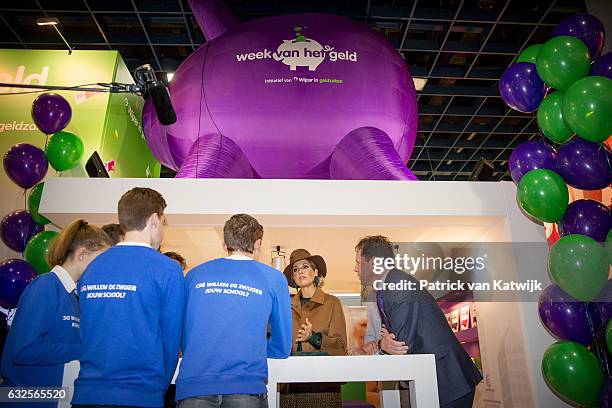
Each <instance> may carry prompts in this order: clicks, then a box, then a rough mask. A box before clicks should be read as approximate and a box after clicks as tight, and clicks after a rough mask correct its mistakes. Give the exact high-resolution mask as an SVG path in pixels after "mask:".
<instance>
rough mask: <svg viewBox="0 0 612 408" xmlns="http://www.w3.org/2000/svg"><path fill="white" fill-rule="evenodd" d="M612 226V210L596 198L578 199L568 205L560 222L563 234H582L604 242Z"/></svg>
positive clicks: (560, 229) (560, 231) (560, 230)
mask: <svg viewBox="0 0 612 408" xmlns="http://www.w3.org/2000/svg"><path fill="white" fill-rule="evenodd" d="M610 228H612V212H610V209H609V208H608V207H606V206H605V205H603V204H602V203H600V202H599V201H595V200H576V201H574V202H573V203H571V204H570V205H568V206H567V210H566V211H565V215H564V216H563V219H562V220H561V222H560V223H559V233H560V234H561V236H565V235H569V234H582V235H586V236H588V237H591V238H593V239H594V240H595V241H599V242H604V241H605V240H606V236H607V235H608V231H610Z"/></svg>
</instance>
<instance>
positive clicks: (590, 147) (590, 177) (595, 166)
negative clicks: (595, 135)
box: [557, 137, 612, 190]
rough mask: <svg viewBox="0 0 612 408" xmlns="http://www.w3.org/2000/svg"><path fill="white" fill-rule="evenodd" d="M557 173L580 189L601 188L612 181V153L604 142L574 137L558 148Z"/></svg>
mask: <svg viewBox="0 0 612 408" xmlns="http://www.w3.org/2000/svg"><path fill="white" fill-rule="evenodd" d="M557 173H559V175H560V176H561V177H563V180H565V182H566V183H567V184H569V185H570V186H572V187H575V188H578V189H580V190H600V189H602V188H606V187H608V186H609V185H610V183H612V153H611V152H610V148H609V147H608V146H606V145H605V144H602V143H593V142H589V141H588V140H584V139H582V138H581V137H574V138H573V139H572V140H570V141H569V142H567V143H565V144H563V145H561V146H560V147H559V148H558V149H557Z"/></svg>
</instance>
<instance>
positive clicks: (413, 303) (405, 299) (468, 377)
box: [355, 235, 482, 408]
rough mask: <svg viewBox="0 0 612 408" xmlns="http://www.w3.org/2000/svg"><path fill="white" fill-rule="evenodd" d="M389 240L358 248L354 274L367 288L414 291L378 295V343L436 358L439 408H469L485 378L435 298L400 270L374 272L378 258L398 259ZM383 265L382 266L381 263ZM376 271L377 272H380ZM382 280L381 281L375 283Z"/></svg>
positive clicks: (370, 240) (369, 240)
mask: <svg viewBox="0 0 612 408" xmlns="http://www.w3.org/2000/svg"><path fill="white" fill-rule="evenodd" d="M394 257H395V253H394V250H393V245H392V244H391V242H390V241H389V239H388V238H387V237H383V236H380V235H378V236H371V237H365V238H363V239H361V240H360V241H359V243H358V244H357V246H356V247H355V271H356V272H357V273H358V274H359V276H360V279H361V282H362V284H363V285H366V284H374V287H375V288H377V289H379V288H381V287H382V285H381V284H382V283H383V282H384V283H385V284H390V283H391V284H398V283H402V284H405V286H408V285H410V283H409V282H413V283H412V285H413V288H414V289H402V290H391V289H390V288H387V289H386V290H377V293H376V300H374V299H372V301H376V302H377V305H378V310H379V313H380V315H381V320H382V322H383V323H382V324H383V329H382V331H381V340H380V341H379V348H380V352H381V353H383V354H407V353H410V354H434V355H435V357H436V374H437V377H438V395H439V399H440V407H441V408H468V407H469V408H471V407H472V403H473V401H474V391H475V388H476V385H477V384H478V383H479V382H480V381H481V380H482V375H481V374H480V371H478V368H476V366H475V365H474V363H473V362H472V360H471V359H470V356H469V355H468V354H467V353H466V352H465V350H464V349H463V347H462V346H461V344H460V343H459V341H458V340H457V338H456V337H455V335H454V334H453V332H452V330H451V328H450V327H449V325H448V322H447V320H446V318H445V317H444V313H442V310H441V309H440V307H439V306H438V303H437V302H436V300H435V299H434V298H433V296H432V295H431V294H430V293H429V292H428V291H426V290H420V289H419V281H418V280H417V279H415V278H414V277H413V276H411V275H409V274H407V273H405V272H402V271H401V270H399V269H391V270H388V271H387V270H384V271H383V272H381V273H375V272H380V269H382V268H374V262H375V261H374V260H375V258H394ZM378 266H380V264H378ZM377 269H378V270H377ZM376 281H378V282H376Z"/></svg>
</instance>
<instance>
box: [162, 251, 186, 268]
mask: <svg viewBox="0 0 612 408" xmlns="http://www.w3.org/2000/svg"><path fill="white" fill-rule="evenodd" d="M163 254H164V255H166V256H167V257H168V258H170V259H174V260H175V261H176V262H178V264H179V265H180V266H181V269H182V270H183V272H185V271H186V270H187V260H186V259H185V258H184V257H183V255H181V254H179V253H178V252H174V251H167V252H164V253H163Z"/></svg>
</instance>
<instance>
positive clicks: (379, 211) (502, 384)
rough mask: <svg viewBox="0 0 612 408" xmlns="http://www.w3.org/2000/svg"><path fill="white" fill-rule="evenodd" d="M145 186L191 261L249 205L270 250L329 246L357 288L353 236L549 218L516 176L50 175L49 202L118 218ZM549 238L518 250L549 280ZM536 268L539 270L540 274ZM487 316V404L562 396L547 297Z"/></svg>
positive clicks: (512, 226) (505, 227) (478, 238)
mask: <svg viewBox="0 0 612 408" xmlns="http://www.w3.org/2000/svg"><path fill="white" fill-rule="evenodd" d="M136 186H142V187H150V188H153V189H156V190H158V191H159V192H161V193H162V194H163V196H164V197H165V199H166V201H167V203H168V207H167V209H166V215H167V217H168V222H169V224H170V227H169V228H168V231H167V234H166V238H165V240H164V248H165V249H171V250H177V251H179V252H181V253H182V254H183V255H184V256H186V257H187V259H188V262H189V264H190V266H194V265H196V264H198V263H200V262H203V261H205V260H207V259H211V258H214V257H217V256H222V255H223V252H222V250H221V246H220V244H221V238H222V226H223V223H224V222H225V220H226V219H227V218H229V216H231V215H232V214H235V213H248V214H251V215H253V216H255V217H256V218H257V219H258V220H259V221H260V222H261V223H262V224H263V225H264V228H265V231H264V251H262V253H263V254H264V257H265V256H266V255H265V254H269V253H270V251H271V250H272V249H273V248H275V246H276V245H280V246H281V247H282V249H283V250H284V251H286V252H287V257H288V252H290V251H291V250H292V249H295V248H296V247H304V248H308V249H309V250H310V251H311V252H312V253H319V254H321V255H322V256H323V257H324V258H325V260H326V262H327V264H328V271H329V273H328V277H327V279H326V283H325V285H326V290H327V291H329V292H332V293H334V294H351V293H358V292H359V289H360V288H359V282H358V278H357V276H356V275H355V274H354V272H353V264H354V246H355V244H356V242H357V240H358V239H359V238H360V237H361V236H364V235H370V234H383V235H387V236H389V238H391V240H393V241H401V242H414V241H421V242H528V243H541V244H543V243H545V242H546V239H545V233H544V228H543V226H542V225H539V224H536V223H533V222H532V221H530V220H528V219H527V218H526V217H525V216H524V215H523V214H522V213H521V212H520V211H519V210H518V208H517V205H516V201H515V187H514V185H513V184H512V183H509V182H499V183H484V182H397V181H332V180H234V179H231V180H227V179H224V180H220V179H79V178H66V179H62V178H55V179H50V180H47V182H46V183H45V191H44V193H43V197H42V202H41V206H40V212H41V214H44V215H45V216H47V217H48V218H49V219H51V220H52V221H53V222H54V223H56V224H58V225H60V226H63V225H66V224H67V223H68V222H70V221H71V220H73V219H74V218H77V217H79V218H81V217H82V218H85V219H87V220H88V221H90V222H92V223H99V224H103V223H108V222H116V208H117V201H118V200H119V198H120V197H121V195H122V194H123V193H124V192H126V191H127V190H129V189H130V188H132V187H136ZM542 248H543V250H542V256H541V258H538V259H537V260H536V261H533V260H530V264H529V268H527V267H526V265H522V264H521V262H523V261H521V260H520V259H516V260H514V261H513V262H514V265H512V270H513V273H514V276H515V277H516V278H517V279H519V280H523V279H538V280H540V281H541V282H543V283H544V285H547V284H548V283H549V278H548V275H547V269H546V251H545V245H542ZM261 261H262V262H269V261H270V260H269V259H261ZM534 262H535V264H534ZM511 263H512V262H511ZM534 271H536V272H535V273H536V274H539V275H538V276H531V275H532V274H533V273H534ZM527 273H529V274H530V275H529V276H525V275H526V274H527ZM476 300H477V301H478V299H476ZM478 319H479V321H478V323H479V338H480V347H481V355H482V362H483V369H484V376H485V382H484V383H483V384H482V385H481V386H480V390H481V392H480V393H479V396H480V399H481V401H479V402H478V406H483V407H484V406H487V407H512V406H513V407H518V406H520V407H531V406H533V407H553V406H554V407H559V406H563V403H562V402H561V401H560V400H558V399H557V398H556V397H555V396H554V395H553V394H552V393H551V392H550V390H549V389H548V388H547V387H546V385H545V384H544V381H543V379H542V375H541V373H540V363H541V358H542V355H543V353H544V351H545V349H546V347H547V346H548V345H549V344H551V343H552V342H553V341H554V340H553V338H552V337H550V336H549V335H548V333H547V332H546V331H545V329H544V327H543V326H542V325H541V324H540V322H539V318H538V314H537V303H536V302H525V303H491V302H487V303H482V304H479V312H478ZM517 390H520V391H517Z"/></svg>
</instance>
